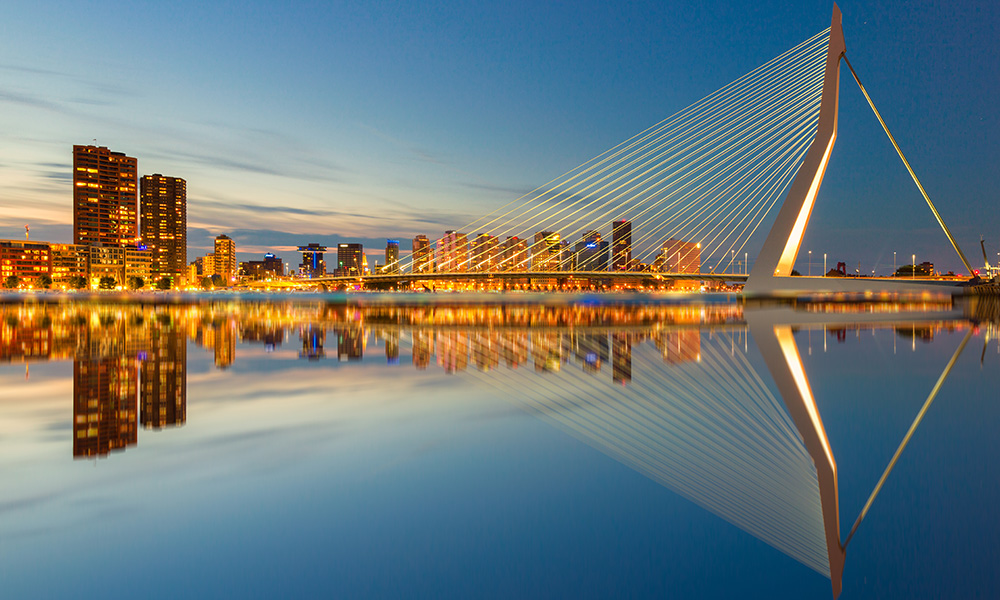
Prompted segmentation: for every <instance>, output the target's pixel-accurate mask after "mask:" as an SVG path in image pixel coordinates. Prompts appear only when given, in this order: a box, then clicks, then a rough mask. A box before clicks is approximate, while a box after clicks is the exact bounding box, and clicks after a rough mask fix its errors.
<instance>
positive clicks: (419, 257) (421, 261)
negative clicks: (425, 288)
mask: <svg viewBox="0 0 1000 600" xmlns="http://www.w3.org/2000/svg"><path fill="white" fill-rule="evenodd" d="M431 259H432V256H431V243H430V241H429V240H428V239H427V236H426V235H418V236H417V237H415V238H413V272H414V273H431V272H433V271H434V265H433V263H432V260H431Z"/></svg>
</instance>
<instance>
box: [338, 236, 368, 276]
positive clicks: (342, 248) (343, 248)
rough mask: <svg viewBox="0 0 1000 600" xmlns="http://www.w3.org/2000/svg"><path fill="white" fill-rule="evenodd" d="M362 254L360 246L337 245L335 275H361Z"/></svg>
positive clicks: (362, 247) (362, 265) (362, 248)
mask: <svg viewBox="0 0 1000 600" xmlns="http://www.w3.org/2000/svg"><path fill="white" fill-rule="evenodd" d="M363 254H364V246H363V245H361V244H337V275H361V274H363V273H364V271H363V269H364V264H363V256H362V255H363Z"/></svg>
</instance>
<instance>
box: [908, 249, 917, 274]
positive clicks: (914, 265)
mask: <svg viewBox="0 0 1000 600" xmlns="http://www.w3.org/2000/svg"><path fill="white" fill-rule="evenodd" d="M916 278H917V255H916V254H911V255H910V279H916Z"/></svg>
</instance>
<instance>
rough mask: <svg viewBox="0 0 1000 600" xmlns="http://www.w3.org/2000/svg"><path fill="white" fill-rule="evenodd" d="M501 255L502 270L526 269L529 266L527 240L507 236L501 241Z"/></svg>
mask: <svg viewBox="0 0 1000 600" xmlns="http://www.w3.org/2000/svg"><path fill="white" fill-rule="evenodd" d="M502 254H503V256H502V258H501V261H500V269H501V270H503V271H527V270H528V266H529V262H530V261H529V258H530V255H529V254H528V242H527V241H526V240H522V239H521V238H519V237H517V236H516V235H515V236H507V239H506V240H504V242H503V252H502Z"/></svg>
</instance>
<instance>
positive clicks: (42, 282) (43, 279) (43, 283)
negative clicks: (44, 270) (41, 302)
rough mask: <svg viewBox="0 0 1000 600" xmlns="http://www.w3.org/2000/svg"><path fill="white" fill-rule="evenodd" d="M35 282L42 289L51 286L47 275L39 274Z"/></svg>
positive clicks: (50, 280)
mask: <svg viewBox="0 0 1000 600" xmlns="http://www.w3.org/2000/svg"><path fill="white" fill-rule="evenodd" d="M35 283H36V284H38V287H40V288H42V289H43V290H47V289H49V288H51V287H52V278H51V277H49V276H48V275H41V276H39V277H38V279H36V280H35Z"/></svg>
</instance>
